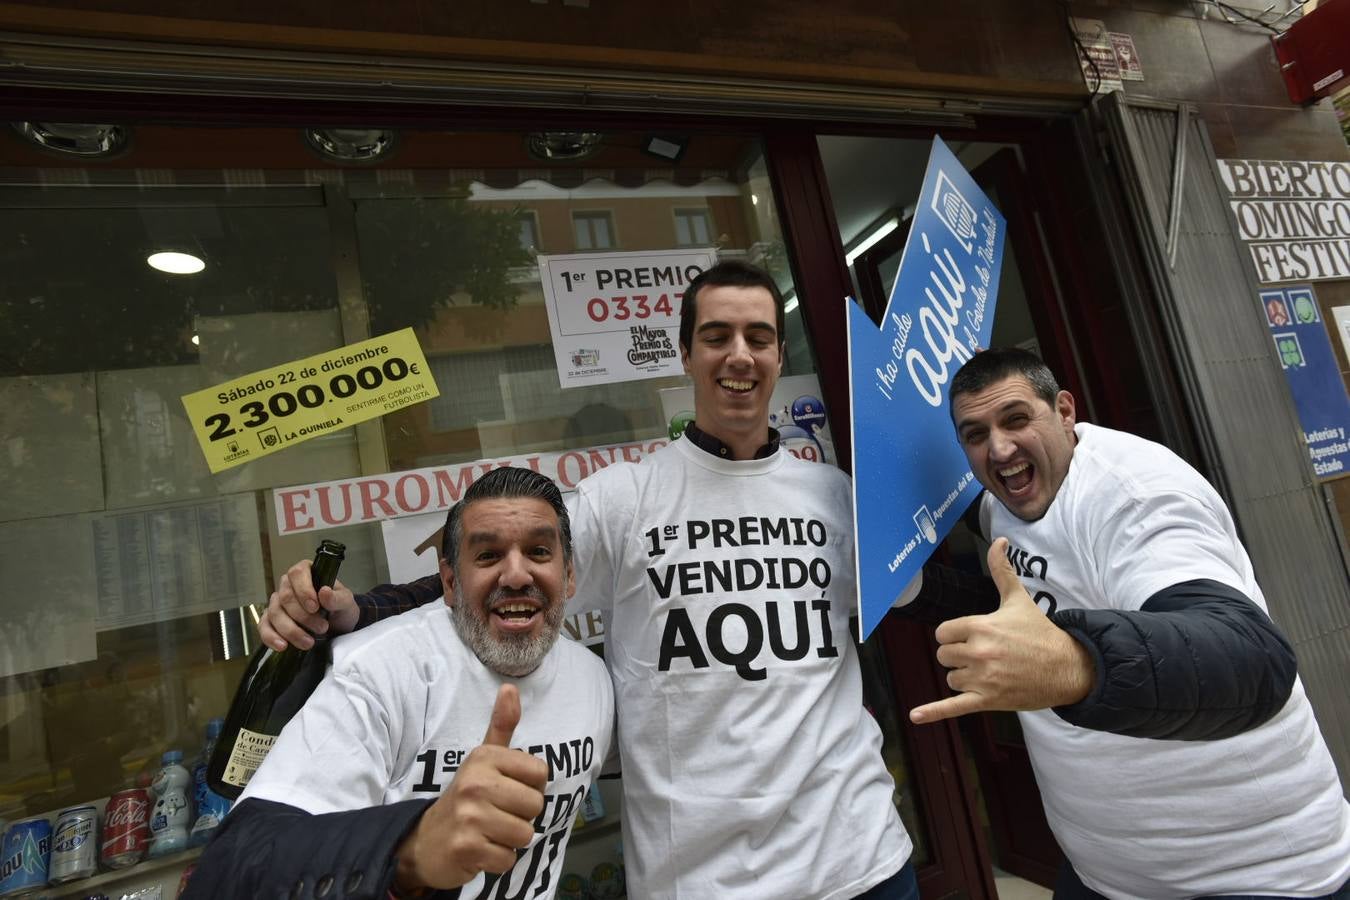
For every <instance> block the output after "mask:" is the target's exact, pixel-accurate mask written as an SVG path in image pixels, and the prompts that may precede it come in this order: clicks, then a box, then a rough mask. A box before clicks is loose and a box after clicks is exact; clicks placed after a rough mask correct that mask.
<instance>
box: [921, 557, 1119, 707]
mask: <svg viewBox="0 0 1350 900" xmlns="http://www.w3.org/2000/svg"><path fill="white" fill-rule="evenodd" d="M1007 551H1008V540H1007V538H999V539H998V540H996V541H994V543H993V545H992V546H990V548H989V556H988V563H989V573H990V575H992V576H993V579H994V584H995V585H997V586H998V592H999V608H998V611H997V612H993V613H989V614H988V615H983V616H965V617H964V618H960V619H952V620H951V621H948V622H943V623H942V624H941V625H939V626H938V629H937V633H936V637H937V640H938V643H939V644H940V645H941V646H939V647H938V651H937V660H938V662H939V663H941V664H942V665H943V666H945V667H947V669H949V670H950V671H948V672H947V686H948V687H950V688H951V689H952V690H953V691H956V692H958V693H957V694H956V696H954V697H948V698H947V699H945V700H939V701H937V702H936V703H928V704H925V705H924V706H919V707H916V708H915V709H913V710H911V711H910V713H909V718H910V721H912V722H915V723H917V724H925V723H928V722H937V721H940V720H942V719H950V718H952V717H954V716H963V715H966V714H967V713H972V712H982V711H985V710H1028V709H1046V708H1049V707H1052V706H1064V705H1067V704H1070V703H1077V702H1078V701H1079V700H1082V699H1083V698H1084V697H1086V696H1087V694H1088V692H1089V691H1090V690H1091V689H1092V685H1093V683H1094V681H1095V679H1096V671H1095V667H1094V665H1093V663H1092V657H1091V656H1090V655H1089V654H1088V652H1087V650H1086V649H1085V648H1084V647H1083V646H1082V645H1080V644H1079V643H1078V641H1077V640H1075V639H1074V638H1073V637H1072V636H1070V635H1069V634H1068V633H1067V632H1066V631H1064V630H1063V629H1061V628H1059V627H1058V626H1057V625H1055V624H1054V623H1053V622H1051V621H1050V620H1049V619H1048V618H1046V616H1045V613H1043V612H1041V609H1040V607H1038V606H1037V605H1036V604H1035V603H1034V602H1032V599H1031V595H1030V594H1028V593H1027V590H1026V588H1025V587H1023V586H1022V582H1021V580H1020V579H1019V578H1018V577H1017V573H1016V572H1014V571H1013V567H1012V564H1011V563H1010V562H1009V561H1008V555H1007Z"/></svg>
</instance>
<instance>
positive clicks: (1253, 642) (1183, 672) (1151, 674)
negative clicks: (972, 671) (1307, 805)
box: [900, 563, 1297, 741]
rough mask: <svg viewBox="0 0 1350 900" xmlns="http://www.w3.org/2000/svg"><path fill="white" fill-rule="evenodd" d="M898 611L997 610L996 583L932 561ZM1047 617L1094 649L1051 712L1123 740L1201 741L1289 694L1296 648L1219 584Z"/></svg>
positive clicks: (1249, 720)
mask: <svg viewBox="0 0 1350 900" xmlns="http://www.w3.org/2000/svg"><path fill="white" fill-rule="evenodd" d="M923 576H924V583H923V589H922V590H921V591H920V592H919V596H918V597H917V598H916V599H915V601H914V602H913V603H911V604H909V605H908V606H906V607H902V608H901V609H900V612H901V614H902V615H906V616H909V617H912V618H917V619H921V620H925V621H943V620H945V619H951V618H956V617H957V616H965V615H979V614H983V613H990V612H993V611H994V610H996V609H997V608H998V603H999V597H998V591H997V590H996V589H995V588H994V584H993V581H992V580H990V579H988V578H984V577H981V576H974V575H970V574H967V573H965V572H960V571H957V570H954V569H951V568H948V567H946V566H941V565H937V564H934V563H930V564H928V565H926V566H924V570H923ZM1050 620H1051V621H1052V622H1054V623H1055V624H1056V625H1058V626H1059V627H1060V628H1063V629H1064V630H1065V631H1067V632H1068V633H1069V634H1071V635H1073V637H1074V638H1076V639H1077V640H1078V641H1079V643H1081V644H1082V645H1083V646H1084V647H1086V648H1087V651H1088V653H1089V654H1091V655H1092V659H1093V663H1094V665H1095V667H1096V681H1095V683H1094V686H1093V689H1092V692H1091V693H1089V694H1088V696H1087V697H1085V698H1084V699H1083V700H1081V701H1080V702H1078V703H1075V704H1073V705H1072V706H1064V707H1058V708H1056V709H1055V712H1056V713H1057V714H1058V715H1059V716H1060V717H1061V718H1063V719H1064V720H1065V721H1067V722H1070V723H1072V724H1074V725H1078V726H1081V727H1083V728H1092V729H1096V730H1098V731H1110V732H1113V733H1115V734H1123V735H1127V736H1130V737H1141V738H1166V739H1170V740H1187V741H1208V740H1217V739H1220V738H1226V737H1232V736H1234V735H1237V734H1241V733H1242V732H1244V731H1248V730H1250V729H1252V728H1255V727H1257V726H1258V725H1260V724H1262V723H1263V722H1265V721H1267V720H1268V719H1270V718H1271V717H1272V716H1274V715H1275V714H1276V713H1277V712H1279V711H1280V710H1281V709H1282V708H1283V707H1284V704H1285V703H1286V702H1287V701H1288V699H1289V694H1290V692H1291V691H1292V690H1293V687H1294V676H1295V675H1296V674H1297V668H1296V663H1295V659H1294V650H1293V648H1292V647H1291V646H1290V645H1289V642H1288V641H1287V640H1286V639H1285V637H1284V635H1283V634H1281V633H1280V630H1279V629H1278V628H1277V627H1276V626H1275V623H1274V622H1272V621H1271V620H1270V617H1269V616H1268V615H1266V613H1265V611H1263V610H1262V609H1261V608H1260V607H1259V606H1257V605H1256V604H1255V603H1254V602H1252V600H1251V599H1250V598H1248V597H1247V596H1246V595H1244V594H1243V593H1242V592H1241V591H1238V590H1237V589H1235V588H1232V587H1229V586H1228V585H1225V584H1220V583H1219V582H1217V581H1209V580H1197V581H1185V582H1181V583H1179V584H1174V585H1171V586H1170V587H1167V588H1164V589H1163V590H1161V591H1158V592H1157V593H1156V594H1154V595H1153V596H1152V597H1150V598H1149V599H1148V600H1147V601H1146V602H1145V603H1144V604H1143V607H1142V608H1141V609H1139V610H1137V611H1123V610H1102V609H1062V610H1058V611H1056V612H1054V613H1052V614H1051V615H1050Z"/></svg>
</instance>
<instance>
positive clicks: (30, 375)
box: [0, 125, 814, 872]
mask: <svg viewBox="0 0 1350 900" xmlns="http://www.w3.org/2000/svg"><path fill="white" fill-rule="evenodd" d="M237 132H238V133H234V134H231V135H230V138H231V139H230V140H228V141H222V140H221V135H222V130H221V129H220V128H219V127H216V126H213V127H210V128H205V127H204V128H195V127H192V126H190V125H177V126H172V127H170V126H162V127H160V128H158V129H153V130H149V129H148V130H147V131H146V132H145V133H144V134H142V135H140V136H139V138H138V139H137V140H136V141H134V142H133V143H132V145H131V149H130V150H129V151H128V152H127V153H126V154H125V155H124V156H123V157H121V158H119V159H118V160H117V161H116V162H115V164H111V165H105V164H101V163H84V162H80V161H75V162H72V163H69V164H68V165H67V167H66V168H65V169H60V168H59V164H58V163H54V162H52V161H51V160H49V159H47V158H46V157H43V158H42V159H40V160H35V159H34V158H31V157H28V156H25V155H24V153H25V151H24V150H23V149H22V145H21V144H19V143H18V142H0V233H3V234H7V235H10V236H11V238H12V240H11V242H10V244H11V246H10V250H9V252H8V255H7V256H6V257H5V272H4V278H2V279H0V547H3V548H4V552H5V560H6V562H5V568H4V571H5V584H4V586H5V598H6V599H5V600H4V601H3V605H2V606H0V609H2V610H3V613H4V616H5V628H4V629H3V632H2V633H0V697H3V705H4V710H5V723H6V724H5V728H4V729H0V819H5V820H10V821H12V820H14V819H18V818H23V817H26V816H30V815H41V814H52V813H55V812H56V811H57V810H59V809H61V808H63V807H66V806H71V805H75V804H77V803H84V802H91V801H92V802H95V803H97V802H99V801H100V800H101V799H102V798H106V797H107V796H108V795H110V794H112V793H114V792H115V791H118V790H121V789H123V788H125V787H127V786H128V785H129V784H130V783H132V782H133V781H134V779H135V777H136V775H137V773H138V772H141V771H148V770H153V769H154V768H155V767H156V766H157V765H158V761H159V759H160V756H161V754H162V753H163V752H164V751H166V750H169V749H179V750H182V751H183V752H184V755H185V758H186V759H187V760H188V761H189V762H191V761H192V759H193V757H194V756H195V755H196V754H197V753H198V751H199V750H200V748H201V746H202V743H203V736H204V728H205V725H206V722H207V720H208V719H210V718H211V717H214V716H219V715H222V714H223V713H224V712H225V709H226V706H227V704H228V702H229V699H230V697H231V695H232V694H233V691H234V688H235V686H236V684H237V683H238V680H239V678H240V676H241V675H242V673H243V669H244V667H245V665H246V663H247V659H248V656H249V654H250V653H251V652H252V651H253V649H254V648H255V647H256V632H255V629H254V622H255V621H256V618H255V617H256V614H257V612H258V611H259V610H260V609H261V606H262V605H263V604H265V603H266V601H267V597H268V595H269V594H270V592H271V591H272V590H273V589H274V588H275V586H276V584H277V582H278V580H279V578H280V577H281V575H282V574H283V573H284V572H285V570H286V568H287V567H288V566H289V565H291V564H292V563H294V562H296V561H297V560H300V559H309V558H312V556H313V551H314V547H315V546H316V544H317V543H318V541H319V540H320V539H321V538H331V539H335V540H339V541H342V542H343V543H345V544H346V545H347V557H346V561H345V562H344V563H343V567H342V575H341V577H342V580H343V581H344V582H345V583H347V584H349V585H352V586H353V587H357V588H361V587H366V586H370V585H374V584H377V583H380V582H381V581H384V580H386V579H388V577H389V575H390V570H391V556H390V553H391V550H390V546H389V545H387V544H386V537H385V531H384V530H383V529H382V527H381V525H380V524H379V523H378V522H372V521H355V520H352V521H348V522H345V523H344V524H342V525H333V526H331V527H320V528H319V529H317V530H310V531H290V530H287V529H285V528H283V527H282V525H281V524H279V523H278V521H277V517H276V515H275V514H274V513H275V506H276V495H275V494H274V491H275V490H276V489H278V488H285V487H290V486H296V485H305V484H311V483H314V482H329V481H339V480H344V479H349V478H353V477H358V476H366V475H378V474H384V473H388V472H392V471H400V470H405V469H411V468H419V467H424V466H434V465H446V466H455V465H461V464H470V463H475V462H478V461H482V460H489V459H492V460H496V459H502V458H508V457H511V456H513V455H523V454H536V453H538V454H543V453H548V452H554V453H559V454H561V453H564V452H566V451H571V450H578V451H582V452H581V453H577V454H575V455H576V457H577V458H578V459H581V458H589V457H588V456H587V455H586V454H587V453H589V451H590V450H592V449H593V448H597V447H601V446H603V445H609V444H619V443H628V442H634V443H635V442H644V446H650V445H654V444H656V443H657V442H661V441H664V440H666V439H668V434H669V422H670V418H671V413H670V412H669V411H668V408H669V406H670V403H672V402H675V403H677V406H678V408H681V409H682V408H684V407H683V406H682V405H679V404H685V403H687V402H688V401H687V400H684V399H681V400H678V401H672V400H671V399H670V398H671V396H672V394H669V393H666V392H671V391H674V392H686V393H687V392H688V389H689V386H688V382H687V379H686V378H685V377H684V376H683V375H682V374H679V373H678V369H676V370H675V374H671V375H664V376H662V377H657V378H646V379H641V380H623V379H618V380H615V381H613V382H609V383H597V384H588V385H586V386H584V387H563V386H562V383H561V382H560V377H559V372H558V368H557V364H556V359H555V354H554V348H553V338H552V330H551V328H550V319H549V311H548V307H547V306H546V304H545V300H544V291H543V285H542V283H541V281H540V273H539V267H538V265H537V262H536V258H535V256H536V253H537V252H538V245H539V241H540V237H541V235H547V234H553V235H565V234H566V233H567V229H568V228H569V226H570V227H571V228H572V229H573V233H574V235H575V237H576V247H577V248H578V249H583V250H601V249H605V250H610V251H616V252H626V251H632V252H634V253H635V254H642V253H647V252H653V251H669V250H673V249H676V248H677V246H678V245H679V244H682V243H684V241H683V239H680V240H678V241H676V240H673V238H674V237H675V236H674V235H672V228H671V221H672V216H676V221H681V222H683V223H684V228H685V229H686V230H687V232H688V238H689V240H688V243H689V244H691V245H698V244H703V245H705V246H706V245H707V243H708V238H709V237H710V235H711V227H710V218H709V217H708V215H707V212H706V210H707V209H708V207H709V203H710V200H711V199H712V198H720V200H719V202H723V203H725V204H726V207H727V208H728V209H732V210H736V211H738V212H737V213H736V215H738V216H740V217H741V219H743V220H739V219H738V220H737V221H735V222H734V223H732V224H733V225H734V227H728V229H727V230H728V232H729V233H730V234H733V235H737V236H738V237H737V238H736V239H735V240H734V241H733V242H730V243H729V244H728V245H727V246H724V247H721V248H719V250H718V253H719V255H721V256H723V257H735V258H745V259H747V260H749V261H751V262H754V263H758V264H761V265H764V266H765V267H766V268H768V269H769V270H770V272H771V273H772V274H773V275H774V277H775V278H776V279H777V280H778V281H779V283H780V286H781V287H782V289H783V290H784V292H785V293H787V294H788V295H791V294H792V290H793V285H792V279H791V274H790V267H789V265H788V259H787V254H786V252H785V250H784V243H783V239H782V235H781V234H780V233H779V231H778V224H777V223H778V216H777V213H776V211H775V210H774V209H773V208H772V203H771V202H765V199H764V198H769V197H772V196H773V191H772V188H771V185H770V184H769V178H768V173H767V168H766V166H765V164H764V161H763V155H762V152H761V149H760V147H759V145H758V142H757V141H756V140H755V139H754V138H748V137H745V136H736V135H724V136H713V135H706V136H703V137H701V138H700V141H699V143H698V145H697V146H695V147H692V148H691V150H690V151H689V155H688V156H687V157H686V160H687V162H682V163H680V164H679V167H681V168H680V170H679V172H678V175H679V177H678V178H676V179H675V181H674V183H672V182H671V180H670V179H671V169H670V167H669V166H665V167H663V168H650V167H649V161H648V160H647V159H646V158H645V157H643V156H642V155H641V154H640V153H639V152H638V151H637V150H636V149H625V148H636V146H637V144H638V141H637V139H636V136H634V138H633V140H631V141H629V142H627V143H625V142H623V141H620V140H617V139H616V140H615V141H613V147H612V148H607V149H606V150H604V151H602V152H603V153H612V154H614V157H613V158H609V159H605V160H604V161H603V162H601V163H592V162H591V161H588V162H587V163H586V164H585V165H586V166H587V168H586V169H582V168H581V167H580V165H573V164H559V165H556V166H555V167H553V168H547V169H541V168H540V167H539V163H538V161H537V160H533V159H530V158H528V157H527V156H526V155H525V151H524V149H523V148H524V143H525V142H524V139H523V135H522V134H521V133H502V134H488V133H477V134H470V133H467V132H458V133H456V134H453V135H451V134H449V133H447V132H446V131H445V130H444V129H443V128H437V129H434V130H432V129H428V130H427V131H426V132H409V133H407V134H404V135H401V137H400V140H401V146H402V147H404V148H406V150H407V151H408V152H407V154H406V157H407V158H414V159H440V158H446V157H447V155H448V148H451V147H453V150H454V156H455V158H457V159H459V160H462V162H460V163H457V165H460V166H462V168H458V169H454V170H450V169H431V168H426V169H393V168H391V167H389V166H388V165H386V164H383V163H380V164H376V165H373V166H362V167H352V168H346V169H344V168H340V167H337V166H333V167H330V168H325V169H322V170H317V169H315V168H314V166H315V165H316V164H315V163H314V161H313V160H312V159H311V158H310V157H308V156H303V157H299V158H296V159H292V158H291V157H289V156H288V155H287V154H288V153H289V152H290V151H289V149H288V148H292V147H293V146H294V145H295V143H296V142H295V133H294V131H293V130H289V129H280V128H245V127H241V128H238V129H237ZM418 145H420V149H419V146H418ZM142 150H144V151H146V152H147V154H148V156H147V157H146V160H145V161H144V162H142V160H141V159H140V158H138V156H137V153H139V152H141V151H142ZM227 151H228V152H227ZM511 154H516V156H512V155H511ZM700 154H701V155H700ZM166 160H168V161H170V164H171V165H172V166H174V167H173V168H163V166H164V165H165V161H166ZM593 164H594V165H597V167H598V168H597V169H596V170H598V171H602V172H605V173H607V177H605V178H597V177H593V176H592V175H591V174H590V173H591V172H592V171H595V170H592V169H591V168H589V167H590V166H592V165H593ZM286 165H291V166H293V167H292V168H286ZM685 167H687V168H685ZM583 172H584V173H586V174H585V177H583ZM316 173H317V174H316ZM610 173H612V174H610ZM318 176H321V177H318ZM319 182H322V185H320V184H319ZM37 185H41V187H37ZM752 196H758V197H759V198H760V202H759V203H758V204H755V203H754V202H753V201H752V200H751V199H750V198H751V197H752ZM587 205H588V206H600V207H602V208H601V209H592V208H588V209H579V208H578V207H579V206H587ZM719 208H720V207H719ZM677 211H678V212H677ZM616 220H621V221H622V225H623V233H622V234H620V233H619V231H618V230H617V229H616V227H615V221H616ZM678 227H679V226H677V228H678ZM157 249H165V250H168V249H172V250H179V251H188V252H191V253H192V254H193V255H196V256H197V257H199V258H200V259H201V260H203V261H204V268H203V269H202V270H201V271H200V272H198V273H196V274H192V275H172V274H167V273H165V272H161V271H157V270H154V269H151V268H150V267H149V266H147V264H146V257H147V254H148V252H149V251H150V250H157ZM562 249H564V250H570V249H571V248H567V247H564V248H562ZM73 260H74V261H76V262H77V264H75V263H73V262H72V261H73ZM652 302H653V304H654V303H655V302H657V301H655V300H653V301H652ZM672 306H674V308H676V309H678V303H674V302H672ZM787 322H788V325H787V335H786V339H787V343H788V344H789V347H790V348H791V349H790V352H789V356H788V359H787V361H786V364H785V367H784V374H785V375H802V376H809V375H811V374H812V373H813V371H814V369H813V364H812V359H811V350H810V343H809V340H808V337H807V335H806V332H805V330H804V328H803V326H802V322H801V316H800V313H798V312H796V311H795V310H794V311H793V312H790V313H789V314H788V319H787ZM401 329H412V331H413V334H414V336H415V339H416V341H417V343H418V345H419V347H420V349H421V350H422V352H423V353H424V355H425V356H426V358H427V361H428V366H429V368H430V370H431V372H432V374H433V377H434V378H435V380H436V383H437V385H438V387H439V391H440V396H439V397H437V398H433V399H429V400H427V401H424V402H419V403H416V404H414V405H412V406H409V407H407V408H405V409H401V410H398V411H395V412H391V413H388V414H385V415H383V416H379V417H376V418H373V419H371V420H369V421H366V422H362V423H356V424H353V423H344V424H343V426H342V427H338V428H333V429H326V430H324V431H322V432H321V433H318V434H316V435H315V436H313V437H310V438H309V439H307V440H304V441H301V442H298V443H296V444H295V445H294V446H289V447H287V448H286V449H284V450H281V451H279V452H275V453H272V454H270V455H267V456H263V457H261V458H258V459H255V460H254V461H252V462H247V463H243V464H239V465H235V466H231V467H228V468H226V469H223V470H221V471H219V472H215V473H213V472H211V471H210V469H209V467H208V466H207V463H206V459H205V456H204V455H203V453H202V450H201V448H200V446H199V444H198V435H197V431H195V430H194V428H193V423H192V422H190V421H189V420H188V418H187V414H186V412H185V409H184V405H183V402H182V399H181V398H182V397H183V396H184V395H186V394H190V393H192V392H195V391H200V390H205V389H210V388H213V387H215V386H218V385H221V384H224V383H227V382H229V381H231V380H232V379H235V378H238V377H240V376H243V375H246V374H249V373H252V372H258V371H262V372H264V373H266V372H267V371H269V370H271V369H273V368H274V367H278V366H281V365H283V364H286V363H289V362H292V361H295V360H299V359H302V358H305V357H308V356H313V355H323V354H329V353H332V354H334V355H335V356H337V355H338V354H337V351H339V350H341V348H343V347H346V346H348V345H351V344H353V343H356V342H358V341H363V340H366V339H368V338H372V337H376V336H379V335H382V334H386V333H389V332H394V331H398V330H401ZM588 346H589V345H588V344H587V343H586V341H585V340H584V339H581V338H578V339H577V342H576V344H575V346H574V347H573V346H569V347H568V348H567V349H568V350H569V351H575V352H576V353H577V354H578V356H582V357H584V356H585V355H586V351H587V348H588ZM263 380H265V377H264V379H263ZM675 396H680V397H684V396H685V394H676V395H675ZM226 406H229V404H228V403H225V404H223V406H222V408H224V407H226ZM230 408H231V409H233V407H230ZM282 408H285V407H282ZM779 414H780V415H782V414H783V413H781V412H780V413H779ZM197 424H198V425H200V423H197ZM269 424H272V423H269ZM250 438H252V439H255V440H256V439H257V435H253V434H250V433H249V432H247V431H244V432H241V433H239V434H237V435H232V436H230V437H229V438H228V439H229V440H238V441H240V445H241V446H242V445H243V442H244V441H246V440H248V439H250ZM611 833H613V832H612V831H611ZM572 843H573V847H574V849H569V854H571V853H574V852H576V853H579V854H582V855H583V856H584V853H585V851H584V849H583V848H582V847H581V843H582V842H579V841H577V840H576V839H574V840H573V842H572ZM596 846H597V847H598V846H599V845H598V844H596ZM598 861H599V860H598V859H597V860H592V861H591V862H590V863H589V864H587V863H585V862H579V863H577V864H576V866H575V867H574V868H575V870H576V871H583V872H584V871H590V870H591V867H592V866H593V865H594V864H595V862H598Z"/></svg>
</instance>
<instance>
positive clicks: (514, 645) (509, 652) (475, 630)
mask: <svg viewBox="0 0 1350 900" xmlns="http://www.w3.org/2000/svg"><path fill="white" fill-rule="evenodd" d="M522 595H525V596H529V597H532V598H534V599H536V600H539V601H541V602H543V603H544V604H546V606H545V609H544V612H543V616H544V630H543V631H542V632H540V633H539V634H538V635H520V636H518V637H504V638H498V637H497V636H495V635H494V634H493V633H492V626H491V625H489V624H488V616H489V615H490V613H489V612H488V611H487V609H488V608H490V607H491V606H492V605H493V604H494V603H496V602H497V601H498V600H500V599H501V598H502V597H504V596H522ZM454 600H455V602H454V605H453V606H451V607H450V621H452V622H454V623H455V630H456V631H458V632H459V637H460V640H462V641H464V643H466V644H468V645H469V649H470V650H472V651H473V654H474V656H477V657H478V661H479V662H481V663H482V664H483V665H485V666H487V667H488V668H489V669H491V670H492V671H494V672H496V673H497V674H498V675H507V676H509V677H511V678H520V677H521V676H524V675H528V674H530V673H531V672H533V671H534V670H535V669H537V668H539V664H540V663H541V662H543V660H544V657H545V656H547V655H548V651H550V650H552V649H553V645H554V643H556V642H557V640H558V633H559V632H560V631H561V629H562V620H563V606H564V604H562V603H549V602H548V600H547V598H545V597H544V594H543V592H542V591H540V590H539V589H538V588H537V587H533V586H531V587H529V588H528V589H526V590H525V591H524V592H520V591H510V592H508V591H504V590H502V589H501V588H496V589H494V590H493V592H492V593H491V594H489V595H488V598H487V600H486V601H485V602H484V603H483V604H482V606H480V607H479V609H478V610H477V611H475V612H470V611H469V604H468V603H467V602H466V601H465V599H464V594H463V591H462V590H461V589H460V586H459V584H458V582H456V584H455V590H454Z"/></svg>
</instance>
